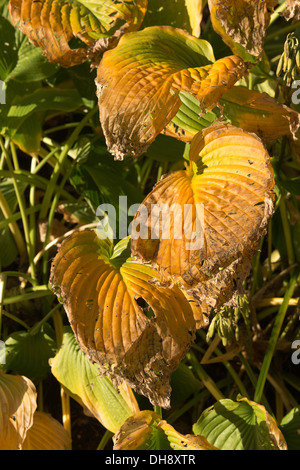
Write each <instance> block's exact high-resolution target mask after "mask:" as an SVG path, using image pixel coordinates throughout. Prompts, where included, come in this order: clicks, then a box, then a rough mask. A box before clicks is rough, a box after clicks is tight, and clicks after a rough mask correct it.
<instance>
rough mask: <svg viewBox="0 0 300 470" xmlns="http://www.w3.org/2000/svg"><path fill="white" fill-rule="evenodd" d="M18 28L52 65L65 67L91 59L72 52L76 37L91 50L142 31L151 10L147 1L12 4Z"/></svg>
mask: <svg viewBox="0 0 300 470" xmlns="http://www.w3.org/2000/svg"><path fill="white" fill-rule="evenodd" d="M9 8H10V14H11V18H12V23H13V25H14V26H17V27H19V28H20V30H21V31H22V32H23V33H24V34H26V35H27V36H28V38H29V39H30V41H31V42H32V43H33V44H34V45H35V46H39V47H40V48H41V49H42V50H43V52H44V53H45V55H46V56H47V57H48V59H49V61H50V62H58V63H59V64H61V65H62V66H64V67H71V66H74V65H77V64H80V63H82V62H84V61H86V60H87V59H88V53H87V50H86V48H84V47H78V48H76V49H74V48H73V49H72V48H71V47H70V41H71V39H72V38H73V37H76V38H78V39H80V40H81V41H82V42H83V43H85V44H86V45H87V46H88V47H92V46H94V45H95V43H96V41H97V40H98V39H100V38H106V37H111V36H113V35H117V36H118V35H120V34H122V33H124V32H125V31H131V30H134V29H138V28H139V26H140V24H141V22H142V20H143V16H144V14H145V11H146V8H147V0H135V1H134V0H128V1H123V0H99V1H98V2H88V1H86V0H84V1H78V0H75V1H71V0H67V1H65V2H64V3H63V4H61V2H60V1H59V0H49V1H46V0H41V1H39V2H36V1H34V0H10V3H9Z"/></svg>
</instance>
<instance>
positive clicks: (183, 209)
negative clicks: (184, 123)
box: [131, 123, 274, 311]
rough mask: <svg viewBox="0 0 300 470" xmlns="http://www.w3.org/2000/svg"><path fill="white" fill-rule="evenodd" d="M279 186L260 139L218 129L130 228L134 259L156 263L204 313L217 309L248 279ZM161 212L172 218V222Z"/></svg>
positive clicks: (207, 132)
mask: <svg viewBox="0 0 300 470" xmlns="http://www.w3.org/2000/svg"><path fill="white" fill-rule="evenodd" d="M273 186H274V179H273V170H272V167H271V165H270V159H269V155H268V153H267V152H266V149H265V148H264V146H263V145H262V143H261V141H260V140H259V139H258V138H257V137H256V136H254V135H252V134H248V133H247V132H245V131H243V130H242V129H239V128H236V127H234V126H231V125H229V124H224V123H218V124H214V125H212V126H210V127H208V128H206V129H204V130H203V131H202V133H201V132H199V133H198V134H196V136H195V137H194V139H193V140H192V143H191V147H190V168H189V169H187V170H186V171H185V170H183V171H177V172H174V173H172V174H170V175H168V176H166V177H165V178H163V179H162V180H161V181H159V182H158V183H157V184H156V186H155V187H154V189H153V190H152V192H151V193H150V194H149V195H148V196H146V198H145V199H144V201H143V203H142V205H141V206H140V208H139V210H138V211H137V214H136V216H135V219H134V222H133V226H132V229H133V230H132V233H131V249H132V254H133V255H134V256H135V257H136V259H137V260H139V261H142V262H145V263H151V264H152V266H153V267H154V268H155V269H156V270H157V271H158V272H159V274H160V276H161V281H162V282H173V281H174V280H177V282H178V283H179V285H180V286H181V287H182V288H184V289H187V291H188V292H189V293H191V294H192V295H193V296H194V297H196V298H197V299H198V300H200V301H201V302H200V303H201V307H202V309H204V310H205V309H206V308H207V311H209V310H210V308H211V307H218V306H220V305H222V304H223V303H224V302H227V301H228V300H229V299H230V298H231V295H232V292H233V290H235V289H236V288H237V286H239V284H240V282H242V280H243V279H244V278H245V276H246V275H247V274H248V271H249V261H250V260H251V258H252V256H253V254H254V253H255V250H256V248H257V242H258V240H259V239H260V238H261V236H262V234H263V233H264V231H265V228H266V225H267V223H268V220H269V219H270V217H271V215H272V211H273V202H272V201H273V195H272V189H273ZM158 210H160V211H165V213H167V214H170V219H169V220H170V224H169V225H165V224H166V222H163V221H162V217H158V216H157V214H156V212H155V211H158ZM165 220H168V219H165ZM153 234H155V235H156V236H153ZM205 305H206V306H205Z"/></svg>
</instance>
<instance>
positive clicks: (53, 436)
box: [22, 411, 71, 450]
mask: <svg viewBox="0 0 300 470" xmlns="http://www.w3.org/2000/svg"><path fill="white" fill-rule="evenodd" d="M22 450H71V439H70V437H69V434H68V433H67V431H66V430H65V429H64V427H63V425H62V424H61V423H59V422H58V421H57V420H56V419H54V418H52V416H51V415H49V414H48V413H43V412H41V411H36V412H35V413H34V415H33V425H32V426H31V428H30V429H29V430H28V432H27V435H26V438H25V441H24V443H23V446H22Z"/></svg>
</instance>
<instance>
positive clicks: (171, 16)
mask: <svg viewBox="0 0 300 470" xmlns="http://www.w3.org/2000/svg"><path fill="white" fill-rule="evenodd" d="M201 19H202V0H176V4H175V5H174V0H164V1H163V2H161V0H148V9H147V13H146V15H145V18H144V21H143V28H145V27H148V26H173V27H174V28H181V29H185V30H186V31H187V32H188V33H190V34H193V36H196V37H199V36H200V23H201Z"/></svg>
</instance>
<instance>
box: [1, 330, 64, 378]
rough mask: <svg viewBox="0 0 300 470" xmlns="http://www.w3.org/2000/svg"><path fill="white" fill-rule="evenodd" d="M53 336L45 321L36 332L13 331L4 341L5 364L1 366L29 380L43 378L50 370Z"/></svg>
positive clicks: (54, 348)
mask: <svg viewBox="0 0 300 470" xmlns="http://www.w3.org/2000/svg"><path fill="white" fill-rule="evenodd" d="M54 337H55V333H54V331H53V329H52V328H51V326H50V325H49V324H47V323H45V324H44V325H43V326H42V327H41V329H40V330H39V331H38V332H37V333H36V334H31V333H30V331H16V332H13V333H12V334H11V335H9V337H8V338H7V339H6V341H5V353H6V364H4V366H2V367H3V368H4V369H5V371H6V372H8V371H12V372H14V373H17V374H20V375H24V376H25V377H28V378H29V379H31V380H39V379H42V378H44V377H45V376H46V375H47V374H48V372H50V366H49V363H48V361H49V359H50V357H52V356H53V354H55V351H56V349H57V346H56V341H55V339H54Z"/></svg>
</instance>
